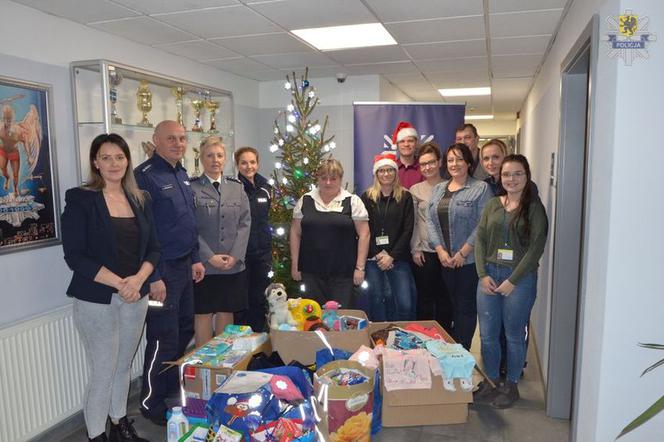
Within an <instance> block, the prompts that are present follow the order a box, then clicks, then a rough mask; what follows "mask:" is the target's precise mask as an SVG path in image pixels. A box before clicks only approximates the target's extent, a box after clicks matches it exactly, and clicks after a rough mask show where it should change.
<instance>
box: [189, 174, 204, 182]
mask: <svg viewBox="0 0 664 442" xmlns="http://www.w3.org/2000/svg"><path fill="white" fill-rule="evenodd" d="M200 179H201V177H200V175H199V176H190V177H189V182H190V183H193V182H194V181H198V180H200Z"/></svg>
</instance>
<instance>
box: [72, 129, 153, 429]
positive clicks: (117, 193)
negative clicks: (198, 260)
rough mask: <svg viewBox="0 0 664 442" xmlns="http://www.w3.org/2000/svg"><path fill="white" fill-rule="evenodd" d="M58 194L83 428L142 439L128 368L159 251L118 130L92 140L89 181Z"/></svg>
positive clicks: (148, 210) (148, 211)
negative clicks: (79, 349) (85, 372)
mask: <svg viewBox="0 0 664 442" xmlns="http://www.w3.org/2000/svg"><path fill="white" fill-rule="evenodd" d="M65 202H66V206H65V210H64V213H63V214H62V246H63V249H64V253H65V261H66V262H67V265H68V266H69V267H70V268H71V269H72V270H73V272H74V275H73V277H72V280H71V283H70V284H69V288H68V289H67V295H69V296H71V297H74V298H75V299H74V322H75V324H76V328H77V330H78V332H79V335H80V336H81V339H82V341H83V346H84V347H85V351H86V356H87V359H88V363H89V365H90V378H89V380H88V385H87V387H86V392H85V399H84V402H83V414H84V417H85V424H86V427H87V431H88V436H89V438H90V440H94V441H106V440H111V441H138V442H140V441H144V440H145V439H142V438H140V437H138V435H137V434H136V431H135V429H134V427H133V424H132V422H133V421H130V420H128V419H127V395H128V393H129V370H130V367H131V362H132V360H133V359H134V353H136V348H137V347H138V342H139V339H140V337H141V333H142V331H143V324H144V322H145V315H146V312H147V308H148V298H147V297H146V296H145V295H146V294H147V293H148V292H149V284H148V277H149V276H150V275H151V274H152V272H153V271H154V269H155V266H156V265H157V263H158V262H159V258H160V255H161V251H160V248H159V245H158V243H157V239H156V232H155V229H154V223H153V216H152V208H151V202H150V199H149V198H148V196H147V194H146V193H144V192H142V191H141V190H139V189H138V186H137V185H136V181H135V179H134V174H133V172H132V165H131V155H130V152H129V146H127V143H126V142H125V140H124V139H123V138H122V137H120V136H119V135H116V134H102V135H99V136H98V137H96V138H95V139H94V140H93V141H92V146H91V147H90V181H89V183H88V184H86V185H85V186H83V187H76V188H73V189H69V190H68V191H67V193H66V195H65ZM161 301H163V299H162V300H161ZM109 416H110V419H111V431H110V435H109V438H107V437H106V421H107V419H108V417H109Z"/></svg>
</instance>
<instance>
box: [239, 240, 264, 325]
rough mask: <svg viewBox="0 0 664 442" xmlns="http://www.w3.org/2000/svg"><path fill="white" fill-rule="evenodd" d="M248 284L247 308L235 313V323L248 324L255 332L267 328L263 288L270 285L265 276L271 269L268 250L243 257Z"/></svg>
mask: <svg viewBox="0 0 664 442" xmlns="http://www.w3.org/2000/svg"><path fill="white" fill-rule="evenodd" d="M245 266H246V272H247V282H248V285H249V308H248V309H247V310H242V311H240V312H237V313H235V321H234V322H235V323H236V324H241V325H250V326H251V329H252V330H253V331H255V332H264V331H266V330H267V299H266V298H265V288H266V287H267V286H268V285H270V278H269V277H268V276H267V274H268V272H269V271H270V270H271V269H272V253H271V252H270V251H269V250H268V251H267V252H266V253H263V254H260V255H248V256H247V257H246V259H245Z"/></svg>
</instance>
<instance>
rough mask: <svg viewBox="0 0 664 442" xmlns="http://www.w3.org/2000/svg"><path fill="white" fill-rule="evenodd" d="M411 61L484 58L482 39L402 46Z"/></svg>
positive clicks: (484, 43) (483, 42) (484, 44)
mask: <svg viewBox="0 0 664 442" xmlns="http://www.w3.org/2000/svg"><path fill="white" fill-rule="evenodd" d="M403 48H404V49H405V50H406V52H407V53H408V54H409V55H410V56H411V58H412V59H413V60H431V59H436V58H459V57H474V56H486V42H485V40H484V39H478V40H465V41H451V42H444V43H428V44H414V45H404V46H403Z"/></svg>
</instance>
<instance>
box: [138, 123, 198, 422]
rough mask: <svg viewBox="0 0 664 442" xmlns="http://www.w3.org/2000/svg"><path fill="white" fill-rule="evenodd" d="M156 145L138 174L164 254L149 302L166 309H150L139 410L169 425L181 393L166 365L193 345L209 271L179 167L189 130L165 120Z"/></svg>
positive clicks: (156, 133)
mask: <svg viewBox="0 0 664 442" xmlns="http://www.w3.org/2000/svg"><path fill="white" fill-rule="evenodd" d="M152 140H153V141H154V144H155V154H154V155H153V156H152V157H151V158H150V159H148V160H147V161H145V162H144V163H143V164H141V165H140V166H138V167H137V168H136V169H135V170H134V174H135V176H136V181H137V182H138V186H139V187H140V188H141V189H143V190H146V191H148V192H149V193H150V196H151V197H152V204H153V211H154V219H155V224H156V229H157V238H158V239H159V242H160V243H161V247H162V255H161V261H160V263H159V265H158V267H157V268H156V269H155V271H154V273H153V275H152V278H151V283H150V297H151V298H152V299H154V300H157V301H162V302H163V303H164V305H163V306H162V307H157V308H150V309H149V310H148V315H147V320H146V322H147V331H146V337H147V341H148V342H147V347H146V349H145V362H144V365H143V388H142V390H141V404H140V409H141V413H142V414H143V416H145V417H146V418H148V419H150V420H151V421H152V422H154V423H156V424H160V425H166V409H167V408H166V404H165V399H166V397H167V396H169V395H172V394H173V393H176V392H177V391H178V388H179V379H178V370H177V368H170V369H168V370H166V371H163V370H164V368H165V367H164V366H163V365H162V364H163V362H165V361H174V360H176V359H178V358H180V357H181V356H183V355H184V352H185V350H186V348H187V346H188V345H189V342H190V341H191V338H192V336H193V334H194V325H193V322H194V298H193V284H192V280H194V281H196V282H198V281H200V280H201V279H203V276H204V275H205V267H204V266H203V264H202V263H201V260H200V258H199V255H198V231H197V229H196V217H195V214H194V196H193V193H192V191H191V188H190V185H189V178H188V176H187V171H186V170H185V169H184V167H182V164H181V163H180V161H181V160H182V158H183V156H184V153H185V151H186V149H187V135H186V133H185V130H184V128H183V127H182V126H181V125H180V124H178V123H177V122H176V121H170V120H166V121H162V122H161V123H159V124H158V125H157V127H156V128H155V131H154V135H153V136H152Z"/></svg>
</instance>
